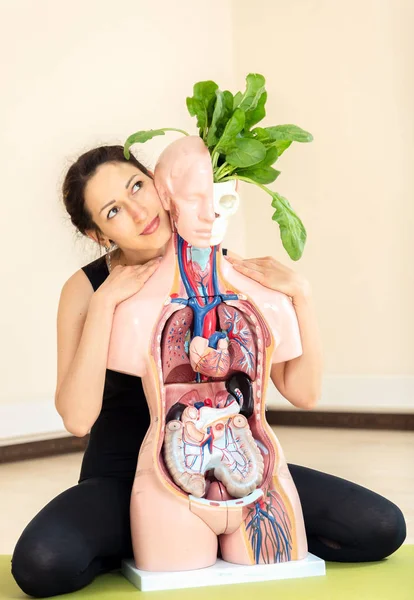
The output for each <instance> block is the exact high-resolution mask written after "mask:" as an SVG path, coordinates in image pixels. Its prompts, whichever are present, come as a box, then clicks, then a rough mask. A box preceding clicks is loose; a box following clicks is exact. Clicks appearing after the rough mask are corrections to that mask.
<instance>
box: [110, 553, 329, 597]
mask: <svg viewBox="0 0 414 600" xmlns="http://www.w3.org/2000/svg"><path fill="white" fill-rule="evenodd" d="M122 573H123V575H124V576H125V577H126V578H127V579H128V580H129V581H130V582H131V583H132V584H133V585H135V587H137V588H138V589H139V590H141V592H151V591H155V590H178V589H183V588H194V587H205V586H212V585H225V584H229V583H250V582H252V581H273V580H276V579H297V578H301V577H319V576H320V575H325V561H324V560H322V559H321V558H318V557H317V556H314V555H313V554H311V553H310V552H309V553H308V555H307V557H306V558H304V559H303V560H291V561H289V562H284V563H277V564H272V565H252V566H246V565H234V564H233V563H229V562H226V561H224V560H221V559H218V560H217V562H216V564H215V565H213V566H212V567H207V568H205V569H196V570H193V571H173V572H170V571H159V572H153V571H142V570H140V569H137V568H136V567H135V562H134V560H133V559H132V558H130V559H128V560H123V561H122Z"/></svg>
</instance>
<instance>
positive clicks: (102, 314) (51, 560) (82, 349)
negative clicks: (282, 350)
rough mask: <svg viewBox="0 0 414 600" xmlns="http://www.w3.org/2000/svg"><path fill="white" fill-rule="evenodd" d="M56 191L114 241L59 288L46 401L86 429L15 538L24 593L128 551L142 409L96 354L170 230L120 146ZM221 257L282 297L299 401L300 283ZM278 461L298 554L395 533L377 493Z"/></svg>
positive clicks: (288, 373) (304, 301) (307, 393)
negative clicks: (295, 498)
mask: <svg viewBox="0 0 414 600" xmlns="http://www.w3.org/2000/svg"><path fill="white" fill-rule="evenodd" d="M63 197H64V202H65V206H66V209H67V210H68V213H69V214H70V217H71V220H72V223H73V224H74V225H75V227H76V228H77V229H78V230H79V231H80V232H81V233H82V234H84V235H87V236H88V237H90V238H91V239H93V240H95V241H96V242H97V243H98V244H100V245H102V246H105V248H106V250H107V251H108V250H109V245H110V244H112V243H116V245H117V249H116V250H115V251H113V252H107V255H106V257H105V256H102V257H100V258H98V259H97V260H95V261H93V262H92V263H90V264H88V265H86V266H85V267H83V268H82V269H80V270H79V271H77V272H76V273H75V274H74V275H72V277H70V278H69V280H68V281H67V282H66V283H65V285H64V286H63V289H62V293H61V298H60V303H59V310H58V374H57V387H56V397H55V400H56V408H57V410H58V412H59V413H60V415H61V416H62V418H63V421H64V424H65V427H66V428H67V430H68V431H69V432H71V433H72V434H74V435H76V436H84V435H85V434H86V433H87V432H88V431H89V430H91V433H90V440H89V444H88V448H87V450H86V452H85V455H84V458H83V462H82V468H81V473H80V478H79V482H78V485H76V486H74V487H72V488H70V489H68V490H66V491H65V492H63V493H62V494H60V495H59V496H58V497H57V498H55V499H54V500H52V501H51V502H50V503H49V504H48V505H47V506H46V507H45V508H43V510H42V511H40V513H39V514H38V515H37V516H36V517H34V519H33V520H32V521H31V522H30V523H29V524H28V525H27V527H26V528H25V530H24V531H23V533H22V535H21V537H20V539H19V540H18V542H17V544H16V547H15V550H14V554H13V558H12V573H13V576H14V577H15V579H16V581H17V583H18V585H19V586H20V587H21V589H22V590H23V591H24V592H26V593H27V594H30V595H33V596H36V597H44V596H52V595H56V594H63V593H68V592H71V591H75V590H78V589H80V588H82V587H84V586H85V585H87V584H88V583H90V582H91V581H92V580H93V579H94V577H95V576H96V575H98V574H99V573H104V572H106V571H109V570H111V569H114V568H117V567H119V566H120V563H121V559H122V558H126V557H131V556H132V546H131V537H130V523H129V501H130V492H131V487H132V482H133V478H134V474H135V468H136V463H137V457H138V452H139V447H140V444H141V442H142V440H143V438H144V435H145V433H146V431H147V429H148V426H149V413H148V408H147V405H146V401H145V397H144V394H143V389H142V385H141V380H140V379H139V378H137V377H134V376H131V375H125V374H121V373H116V372H114V371H110V370H107V369H106V359H107V351H108V345H109V338H110V331H111V325H112V317H113V313H114V310H115V308H116V306H117V305H118V304H119V303H120V302H122V301H123V300H125V299H126V298H128V297H130V296H131V295H133V294H135V293H136V292H138V291H139V290H140V289H141V288H142V286H143V285H145V282H146V281H147V280H148V278H149V277H151V275H152V274H153V273H154V271H155V270H156V269H157V267H158V264H159V260H160V257H162V255H163V253H164V251H165V248H166V245H167V243H168V241H169V239H170V237H171V228H170V220H169V214H168V213H167V212H166V211H165V210H164V209H163V208H162V205H161V203H160V200H159V198H158V195H157V192H156V190H155V187H154V183H153V180H152V175H151V173H150V172H149V171H148V170H147V169H146V168H145V167H144V166H143V165H141V164H140V163H139V162H138V161H137V160H136V159H134V158H133V157H132V158H131V159H130V160H129V161H126V160H125V158H124V156H123V148H122V146H105V147H101V148H96V149H93V150H91V151H89V152H87V153H85V154H84V155H82V156H81V157H80V158H79V159H78V161H77V162H76V163H75V164H73V165H72V166H71V168H70V169H69V171H68V173H67V175H66V178H65V181H64V185H63ZM231 260H232V262H233V264H234V266H235V268H238V269H240V270H241V272H243V273H245V274H246V275H248V276H250V277H252V278H254V279H258V280H259V281H261V280H262V278H263V277H265V283H266V285H267V286H268V287H271V288H272V289H275V290H279V291H281V292H284V293H286V294H288V295H290V296H292V298H293V302H294V304H295V309H296V312H297V315H298V321H299V326H300V331H301V338H302V345H303V355H302V356H301V357H299V358H296V359H294V360H292V361H288V362H287V363H284V364H283V365H278V369H277V373H275V374H274V378H275V381H276V382H277V383H278V387H280V388H281V390H280V391H282V393H283V394H284V395H285V397H286V398H287V399H288V400H290V401H291V402H292V403H294V404H295V405H297V406H302V407H304V408H311V407H312V405H313V404H314V403H315V402H316V399H317V396H318V394H319V387H320V378H321V359H320V343H319V339H318V333H317V327H316V322H315V317H314V314H313V310H312V306H311V292H310V288H309V284H308V283H307V282H306V281H305V280H304V279H303V278H302V277H301V276H299V275H298V274H296V273H295V272H294V271H292V270H291V269H289V268H287V267H285V266H283V265H281V264H280V263H278V262H277V261H275V260H273V259H262V260H258V261H249V260H246V261H238V260H236V259H234V258H233V259H231ZM294 374H295V375H296V377H293V375H294ZM299 374H300V378H298V375H299ZM272 376H273V373H272ZM298 379H299V380H300V383H299V384H298V383H297V381H298ZM284 384H285V387H283V385H284ZM293 392H294V393H293ZM289 468H290V471H291V474H292V477H293V479H294V482H295V484H296V486H297V489H298V492H299V496H300V499H301V502H302V507H303V513H304V519H305V525H306V530H307V536H308V544H309V550H310V552H312V553H314V554H316V555H318V556H320V557H322V558H324V559H325V560H334V561H342V562H344V561H349V562H351V561H372V560H380V559H382V558H384V557H385V556H388V555H389V554H391V553H392V552H394V551H395V550H396V549H397V548H398V547H399V546H400V545H401V544H402V542H403V541H404V539H405V522H404V518H403V516H402V513H401V511H400V510H399V509H398V507H397V506H395V505H394V504H392V503H391V502H389V501H388V500H386V499H385V498H382V497H381V496H379V495H378V494H375V493H373V492H371V491H369V490H367V489H365V488H362V487H360V486H358V485H355V484H353V483H350V482H347V481H345V480H343V479H339V478H337V477H333V476H331V475H327V474H324V473H320V472H318V471H315V470H312V469H307V468H305V467H300V466H296V465H289Z"/></svg>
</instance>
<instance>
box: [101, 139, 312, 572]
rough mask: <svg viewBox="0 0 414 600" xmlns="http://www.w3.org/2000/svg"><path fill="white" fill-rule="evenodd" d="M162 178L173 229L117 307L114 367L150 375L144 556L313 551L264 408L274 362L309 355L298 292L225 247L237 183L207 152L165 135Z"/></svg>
mask: <svg viewBox="0 0 414 600" xmlns="http://www.w3.org/2000/svg"><path fill="white" fill-rule="evenodd" d="M154 182H155V186H156V188H157V191H158V194H159V196H160V199H161V202H162V204H163V206H164V208H165V209H166V210H168V211H170V216H171V224H172V228H173V235H172V237H171V240H170V243H169V245H168V248H167V250H166V253H165V255H164V258H163V260H162V263H161V265H160V266H159V268H158V269H157V270H156V272H155V273H154V274H153V275H152V277H151V278H150V279H149V280H148V282H147V283H146V285H145V286H144V288H143V289H142V290H141V291H140V292H139V293H138V294H136V295H135V296H133V297H132V298H130V299H128V300H126V301H125V302H122V303H121V304H120V305H119V306H118V308H117V310H116V311H115V315H114V321H113V327H112V334H111V340H110V346H109V355H108V365H107V366H108V368H110V369H112V370H116V371H120V372H123V373H129V374H132V375H136V376H139V377H142V381H143V387H144V391H145V395H146V399H147V402H148V406H149V410H150V415H151V424H150V427H149V430H148V432H147V435H146V437H145V439H144V442H143V444H142V446H141V450H140V453H139V457H138V464H137V471H136V477H135V480H134V484H133V488H132V496H131V533H132V542H133V549H134V558H135V563H136V566H137V567H138V568H140V569H144V570H149V571H178V570H189V569H199V568H203V567H208V566H210V565H212V564H214V563H215V561H216V558H217V550H218V544H220V549H221V555H222V558H223V559H224V560H226V561H228V562H232V563H237V564H244V565H253V564H259V563H277V562H284V561H288V560H297V559H301V558H304V557H305V556H306V554H307V545H306V535H305V529H304V523H303V516H302V510H301V506H300V502H299V497H298V494H297V491H296V488H295V485H294V483H293V481H292V478H291V476H290V473H289V470H288V468H287V465H286V461H285V458H284V455H283V452H282V449H281V447H280V444H279V442H278V440H277V438H276V436H275V434H274V432H273V431H272V429H271V428H270V426H269V425H268V423H267V421H266V417H265V402H266V395H267V389H268V384H269V378H270V372H271V368H272V365H273V364H275V363H278V362H284V361H286V360H290V359H292V358H295V357H297V356H299V355H300V354H301V352H302V348H301V342H300V332H299V327H298V322H297V318H296V313H295V310H294V307H293V305H292V302H291V299H290V298H289V297H287V296H285V295H284V294H282V293H280V292H276V291H273V290H270V289H268V288H265V287H263V286H261V285H260V284H259V283H257V282H256V281H254V280H252V279H250V278H248V277H245V276H244V275H242V274H241V273H239V272H237V271H236V270H234V269H233V268H232V266H231V264H230V263H229V262H228V261H227V260H226V259H225V258H224V257H223V256H222V254H221V251H220V244H221V242H222V239H223V236H224V233H225V230H226V224H227V219H228V218H229V217H230V216H231V215H232V214H233V213H234V212H235V208H236V207H237V205H238V203H239V198H238V195H237V192H236V191H235V188H234V182H227V183H222V184H213V173H212V165H211V158H210V155H209V152H208V150H207V148H206V146H205V145H204V142H203V140H202V139H201V138H199V137H196V136H188V137H185V138H183V139H180V140H178V141H176V142H174V143H173V144H171V145H170V146H168V147H167V148H166V149H165V150H164V152H163V153H162V154H161V156H160V158H159V160H158V163H157V165H156V168H155V175H154Z"/></svg>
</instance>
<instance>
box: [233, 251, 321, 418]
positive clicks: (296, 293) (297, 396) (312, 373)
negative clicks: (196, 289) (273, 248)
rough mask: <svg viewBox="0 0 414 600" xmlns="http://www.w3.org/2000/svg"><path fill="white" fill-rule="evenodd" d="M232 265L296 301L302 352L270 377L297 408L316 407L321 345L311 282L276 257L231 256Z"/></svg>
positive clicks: (319, 387) (275, 365)
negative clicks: (240, 257)
mask: <svg viewBox="0 0 414 600" xmlns="http://www.w3.org/2000/svg"><path fill="white" fill-rule="evenodd" d="M228 260H229V261H230V262H231V263H232V265H233V267H234V268H235V269H236V270H238V271H240V273H243V275H246V276H247V277H250V278H251V279H254V280H255V281H258V282H259V283H261V284H262V285H264V286H266V287H268V288H270V289H272V290H276V291H279V292H282V293H283V294H286V295H287V296H290V297H291V298H292V301H293V306H294V308H295V311H296V316H297V319H298V324H299V330H300V337H301V343H302V355H301V356H299V357H297V358H293V359H292V360H289V361H286V362H280V363H276V364H274V365H273V366H272V370H271V378H272V381H273V383H274V384H275V386H276V387H277V389H278V390H279V392H280V393H281V394H282V396H284V397H285V398H286V399H287V400H289V402H291V403H292V404H293V405H294V406H297V407H298V408H305V409H310V408H313V407H314V406H315V404H316V403H317V401H318V400H319V398H320V395H321V388H322V369H323V364H322V344H321V339H320V335H319V330H318V324H317V320H316V314H315V310H314V306H313V299H312V292H311V287H310V284H309V282H308V281H307V280H306V279H305V278H304V277H303V276H302V275H300V274H299V273H296V272H295V271H293V270H292V269H290V268H289V267H287V266H286V265H283V264H282V263H280V262H279V261H277V260H275V259H274V258H272V257H270V256H267V257H264V258H253V259H245V260H243V259H239V258H234V257H231V256H230V257H228Z"/></svg>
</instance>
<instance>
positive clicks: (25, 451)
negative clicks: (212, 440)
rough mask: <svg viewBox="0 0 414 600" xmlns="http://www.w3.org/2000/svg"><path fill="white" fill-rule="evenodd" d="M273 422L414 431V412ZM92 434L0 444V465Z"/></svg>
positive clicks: (289, 415)
mask: <svg viewBox="0 0 414 600" xmlns="http://www.w3.org/2000/svg"><path fill="white" fill-rule="evenodd" d="M266 419H267V421H268V423H269V424H270V425H274V426H277V427H287V426H290V427H334V428H342V429H388V430H397V431H414V413H407V414H401V413H400V414H392V413H377V414H375V413H361V412H358V413H356V412H354V413H345V412H338V411H335V412H321V411H297V410H295V411H290V410H273V409H269V410H267V412H266ZM88 440H89V435H85V437H83V438H77V437H74V436H70V435H69V436H66V437H59V438H56V439H48V440H38V441H30V442H25V443H20V444H11V445H8V446H0V464H1V463H8V462H14V461H20V460H27V459H30V458H42V457H46V456H56V455H58V454H68V453H70V452H81V451H83V450H85V448H86V446H87V443H88Z"/></svg>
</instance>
